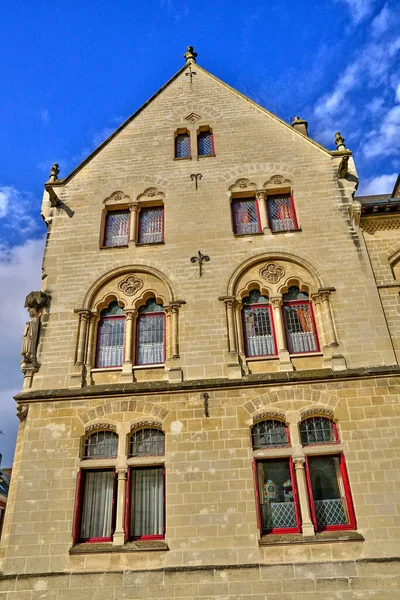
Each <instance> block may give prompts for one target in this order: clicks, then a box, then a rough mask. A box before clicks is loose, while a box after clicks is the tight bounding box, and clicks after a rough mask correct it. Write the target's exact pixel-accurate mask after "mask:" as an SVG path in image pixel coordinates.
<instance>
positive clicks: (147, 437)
mask: <svg viewBox="0 0 400 600" xmlns="http://www.w3.org/2000/svg"><path fill="white" fill-rule="evenodd" d="M164 437H165V436H164V433H163V432H162V431H161V430H160V429H155V428H154V427H146V428H145V429H138V430H137V431H134V432H133V433H132V435H131V438H130V442H129V456H160V455H162V454H164Z"/></svg>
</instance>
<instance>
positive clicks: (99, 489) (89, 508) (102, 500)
mask: <svg viewBox="0 0 400 600" xmlns="http://www.w3.org/2000/svg"><path fill="white" fill-rule="evenodd" d="M113 490H114V471H87V472H86V473H85V481H84V491H83V504H82V524H81V538H82V539H89V538H107V537H111V525H112V523H111V522H112V500H113Z"/></svg>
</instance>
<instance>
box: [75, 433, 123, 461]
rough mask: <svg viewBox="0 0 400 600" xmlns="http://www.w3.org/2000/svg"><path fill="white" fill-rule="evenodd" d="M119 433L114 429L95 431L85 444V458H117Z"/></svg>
mask: <svg viewBox="0 0 400 600" xmlns="http://www.w3.org/2000/svg"><path fill="white" fill-rule="evenodd" d="M117 456H118V435H117V434H116V433H114V432H113V431H95V432H94V433H91V434H90V435H88V436H87V438H86V439H85V441H84V444H83V458H116V457H117Z"/></svg>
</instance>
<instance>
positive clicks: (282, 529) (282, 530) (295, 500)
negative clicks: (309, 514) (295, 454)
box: [253, 456, 301, 536]
mask: <svg viewBox="0 0 400 600" xmlns="http://www.w3.org/2000/svg"><path fill="white" fill-rule="evenodd" d="M275 459H276V460H282V459H285V460H288V461H289V472H290V480H291V482H292V490H293V503H294V512H295V516H296V527H275V528H273V529H269V530H268V531H263V528H262V518H261V503H260V494H259V491H258V489H259V486H258V474H257V464H258V463H263V462H273V461H274V460H275ZM253 477H254V486H255V494H256V505H257V525H258V528H259V530H260V535H262V536H263V535H270V534H282V533H300V532H301V521H300V510H299V501H298V496H297V487H296V477H295V473H294V466H293V459H292V457H291V456H280V457H278V456H276V457H274V458H270V459H262V460H260V459H256V458H255V459H253Z"/></svg>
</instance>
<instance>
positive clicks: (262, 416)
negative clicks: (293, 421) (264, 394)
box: [253, 410, 285, 424]
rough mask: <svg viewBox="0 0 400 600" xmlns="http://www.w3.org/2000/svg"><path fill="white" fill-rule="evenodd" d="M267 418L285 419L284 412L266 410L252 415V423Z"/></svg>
mask: <svg viewBox="0 0 400 600" xmlns="http://www.w3.org/2000/svg"><path fill="white" fill-rule="evenodd" d="M267 419H283V420H285V413H283V412H280V411H274V410H268V411H266V412H263V413H259V414H258V415H254V416H253V423H254V424H255V423H259V422H260V421H266V420H267Z"/></svg>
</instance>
